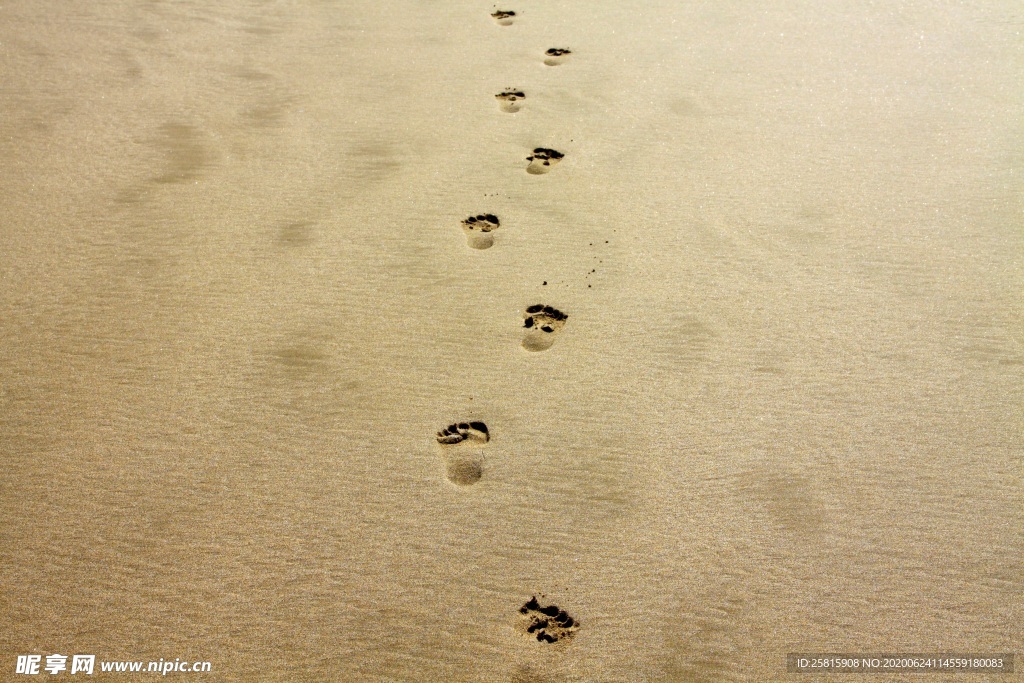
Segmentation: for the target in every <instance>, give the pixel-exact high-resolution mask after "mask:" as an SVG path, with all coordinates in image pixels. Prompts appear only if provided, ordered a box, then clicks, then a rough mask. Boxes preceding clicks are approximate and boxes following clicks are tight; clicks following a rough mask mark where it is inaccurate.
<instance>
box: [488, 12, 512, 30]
mask: <svg viewBox="0 0 1024 683" xmlns="http://www.w3.org/2000/svg"><path fill="white" fill-rule="evenodd" d="M491 16H492V17H494V20H495V21H496V22H498V25H499V26H511V25H512V22H513V21H515V18H516V13H515V12H513V11H511V10H500V9H499V10H497V11H496V12H494V14H492V15H491Z"/></svg>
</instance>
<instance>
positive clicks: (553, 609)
mask: <svg viewBox="0 0 1024 683" xmlns="http://www.w3.org/2000/svg"><path fill="white" fill-rule="evenodd" d="M519 613H520V614H521V615H522V618H521V620H520V622H521V625H522V629H523V631H525V632H526V633H527V634H529V635H531V636H533V637H535V638H536V639H537V641H538V642H541V643H557V642H558V641H560V640H565V639H567V638H572V637H573V636H574V635H576V631H578V630H579V628H580V622H578V621H576V620H575V619H573V618H572V617H571V616H569V613H568V612H566V611H565V610H563V609H559V608H558V607H557V606H556V605H546V606H542V605H541V604H540V603H539V602H538V601H537V596H533V597H532V598H530V599H529V600H528V601H527V602H526V604H525V605H523V606H522V607H520V608H519Z"/></svg>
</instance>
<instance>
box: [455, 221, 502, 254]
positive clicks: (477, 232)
mask: <svg viewBox="0 0 1024 683" xmlns="http://www.w3.org/2000/svg"><path fill="white" fill-rule="evenodd" d="M500 226H501V221H499V220H498V217H497V216H495V215H494V214H493V213H483V214H479V215H477V216H470V217H469V218H467V219H466V220H464V221H462V229H463V230H464V231H465V232H466V243H467V244H468V245H469V246H471V247H472V248H474V249H488V248H490V247H491V246H493V245H494V235H492V234H491V233H492V232H494V231H495V230H497V229H498V228H499V227H500Z"/></svg>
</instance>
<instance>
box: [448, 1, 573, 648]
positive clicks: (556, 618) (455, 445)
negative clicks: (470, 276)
mask: <svg viewBox="0 0 1024 683" xmlns="http://www.w3.org/2000/svg"><path fill="white" fill-rule="evenodd" d="M491 17H492V18H493V19H494V21H495V22H496V23H497V24H498V25H500V26H510V25H512V24H513V23H514V22H515V20H516V18H517V15H516V13H515V12H514V11H512V10H501V9H498V10H495V11H494V12H493V13H492V14H491ZM571 54H572V51H571V50H569V49H567V48H551V49H549V50H547V51H546V52H545V53H544V59H543V61H544V64H546V65H547V66H558V65H560V64H563V63H564V62H565V61H566V60H567V59H568V57H569V55H571ZM494 97H495V99H496V100H497V102H498V107H499V109H501V111H503V112H506V113H509V114H514V113H516V112H518V111H520V110H521V109H522V107H523V106H524V104H525V100H526V94H525V93H524V92H523V91H522V90H519V89H516V88H506V89H505V90H503V91H502V92H499V93H498V94H496V95H495V96H494ZM564 157H565V154H563V153H562V152H559V151H558V150H555V149H549V148H547V147H537V148H535V149H534V150H533V153H532V154H530V155H529V156H528V157H526V161H527V166H526V172H527V173H529V174H531V175H543V174H545V173H548V172H550V171H551V170H552V169H553V168H554V167H555V166H556V165H557V164H558V162H559V161H561V160H562V159H563V158H564ZM499 227H501V220H500V219H499V218H498V216H496V215H494V214H492V213H480V214H476V215H472V216H469V217H467V218H465V219H463V221H462V229H463V231H464V233H465V235H466V244H467V245H468V246H469V247H471V248H472V249H477V250H483V249H489V248H490V247H492V246H493V245H494V232H495V231H496V230H497V229H498V228H499ZM544 284H547V283H546V282H545V283H544ZM568 319H569V316H568V314H566V313H563V312H562V311H560V310H558V309H557V308H555V307H553V306H550V305H548V304H543V303H537V304H531V305H530V306H527V307H526V309H525V310H524V312H523V329H524V330H525V332H524V334H523V339H522V343H521V346H522V348H523V349H524V350H526V351H530V352H538V351H544V350H546V349H549V348H551V346H552V345H553V344H554V342H555V339H556V338H557V337H558V333H559V332H560V331H561V329H562V328H563V327H564V326H565V323H566V321H567V320H568ZM436 439H437V444H438V448H439V449H440V450H441V455H442V458H443V459H444V462H445V468H446V474H447V478H448V480H449V481H450V482H451V483H452V484H455V485H456V486H460V487H466V486H471V485H473V484H475V483H477V482H478V481H480V480H481V479H482V478H483V475H484V452H485V449H486V446H487V444H488V443H489V442H490V440H491V433H490V431H489V430H488V428H487V425H486V424H485V423H484V422H482V421H479V420H474V421H466V422H453V423H452V424H450V425H448V426H447V427H444V428H443V429H441V430H439V431H438V432H437V436H436ZM541 597H543V596H541ZM519 613H520V622H519V625H520V631H521V632H522V633H524V634H526V635H527V636H529V637H530V638H533V639H536V640H537V642H539V643H545V644H549V645H550V644H554V643H559V642H564V641H567V640H569V639H571V638H572V637H573V636H574V635H575V634H576V631H578V630H579V627H580V624H579V621H577V620H576V619H575V618H573V617H572V616H570V615H569V613H568V612H566V611H565V610H563V609H561V608H560V607H557V606H555V605H551V604H549V605H542V604H541V603H540V601H538V599H537V597H536V596H533V597H531V598H530V599H529V600H528V601H527V602H526V603H525V604H524V605H523V606H522V607H521V608H520V609H519Z"/></svg>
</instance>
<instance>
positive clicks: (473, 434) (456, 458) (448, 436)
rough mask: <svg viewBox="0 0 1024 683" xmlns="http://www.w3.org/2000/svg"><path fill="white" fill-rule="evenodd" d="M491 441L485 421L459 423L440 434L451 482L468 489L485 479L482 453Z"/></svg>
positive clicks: (439, 438) (449, 426)
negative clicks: (483, 448)
mask: <svg viewBox="0 0 1024 683" xmlns="http://www.w3.org/2000/svg"><path fill="white" fill-rule="evenodd" d="M490 440H491V435H490V433H489V432H488V431H487V425H485V424H484V423H483V422H456V423H454V424H450V425H448V426H447V427H445V428H444V429H442V430H441V431H439V432H438V433H437V443H438V444H440V446H441V450H442V454H443V455H444V457H445V466H446V468H447V474H448V481H450V482H451V483H453V484H456V485H458V486H469V485H471V484H475V483H477V482H478V481H480V478H481V477H483V474H484V469H483V464H484V462H483V453H482V452H481V449H480V447H481V446H483V445H484V444H486V443H487V442H488V441H490Z"/></svg>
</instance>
